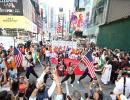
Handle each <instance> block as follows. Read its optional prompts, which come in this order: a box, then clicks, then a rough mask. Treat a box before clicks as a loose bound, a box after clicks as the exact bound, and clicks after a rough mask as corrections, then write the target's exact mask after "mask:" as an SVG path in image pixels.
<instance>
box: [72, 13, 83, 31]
mask: <svg viewBox="0 0 130 100" xmlns="http://www.w3.org/2000/svg"><path fill="white" fill-rule="evenodd" d="M70 21H71V23H70V24H71V30H73V31H83V30H82V29H83V24H84V13H83V12H73V13H72V15H71V19H70Z"/></svg>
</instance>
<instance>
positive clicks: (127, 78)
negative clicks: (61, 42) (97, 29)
mask: <svg viewBox="0 0 130 100" xmlns="http://www.w3.org/2000/svg"><path fill="white" fill-rule="evenodd" d="M90 48H91V50H92V52H93V53H92V58H93V66H94V68H95V72H100V73H101V79H97V77H95V78H92V76H91V74H90V72H89V70H88V66H86V68H85V70H84V72H83V74H82V75H81V76H80V77H79V79H78V80H77V84H80V81H81V80H82V79H84V78H85V77H86V76H89V77H90V85H89V86H90V87H89V88H90V89H89V90H90V93H86V94H85V96H84V97H82V95H81V93H80V92H79V91H78V89H77V88H76V87H75V86H74V85H73V83H74V81H76V79H75V77H76V75H75V72H74V70H75V67H74V66H73V63H72V62H69V65H66V63H65V62H64V59H65V58H69V59H76V60H81V63H83V62H82V57H83V56H84V54H85V52H87V50H88V49H90ZM14 49H17V51H18V52H19V53H21V54H22V56H21V57H22V59H21V63H20V65H19V66H18V64H17V63H18V62H16V58H15V56H16V55H14V51H15V50H14ZM51 58H55V59H57V60H58V63H57V64H56V67H55V66H54V65H53V64H52V62H51ZM19 62H20V61H19ZM41 62H43V63H41ZM37 64H40V65H41V66H42V70H43V71H42V73H41V75H39V73H38V72H37V71H35V66H36V65H37ZM83 64H84V63H83ZM84 66H85V64H84ZM65 72H66V73H65ZM30 74H33V75H34V76H35V77H36V78H35V79H34V82H30V78H29V76H30ZM61 77H62V78H61ZM48 78H50V79H51V82H52V84H51V85H50V86H49V87H48V85H47V82H48V81H47V79H48ZM69 78H71V82H70V84H71V86H72V87H73V88H74V89H75V91H73V93H72V94H71V95H68V94H66V93H63V90H62V88H63V87H62V84H63V83H64V82H65V81H67V80H68V79H69ZM97 80H101V82H102V84H104V85H109V84H115V87H114V89H113V90H112V91H111V93H109V94H107V95H108V98H107V96H105V94H104V91H103V89H101V86H100V84H99V82H98V81H97ZM94 82H95V83H96V84H93V83H94ZM129 83H130V55H129V53H127V52H124V51H121V50H119V49H115V50H111V49H107V48H99V47H97V46H93V45H90V46H89V47H86V48H79V49H74V48H68V47H51V45H42V46H36V45H34V44H30V45H29V46H18V47H17V48H15V47H13V46H11V47H10V48H9V49H8V50H5V49H4V46H0V100H45V99H46V100H84V99H85V100H91V99H92V100H130V85H129ZM65 94H66V95H65Z"/></svg>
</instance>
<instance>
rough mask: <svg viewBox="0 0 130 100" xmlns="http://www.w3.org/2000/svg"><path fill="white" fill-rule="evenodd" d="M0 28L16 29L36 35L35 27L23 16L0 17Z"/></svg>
mask: <svg viewBox="0 0 130 100" xmlns="http://www.w3.org/2000/svg"><path fill="white" fill-rule="evenodd" d="M0 28H11V29H14V28H18V29H24V30H26V31H30V32H35V33H37V26H36V25H35V24H34V23H33V22H31V21H30V20H28V19H27V18H26V17H24V16H0Z"/></svg>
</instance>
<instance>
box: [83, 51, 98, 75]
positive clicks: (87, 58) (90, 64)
mask: <svg viewBox="0 0 130 100" xmlns="http://www.w3.org/2000/svg"><path fill="white" fill-rule="evenodd" d="M82 61H83V62H84V64H85V65H86V66H87V67H88V71H89V74H90V75H91V77H92V78H95V77H96V74H95V68H94V60H93V58H92V50H89V51H88V52H87V54H86V55H85V56H84V57H83V59H82Z"/></svg>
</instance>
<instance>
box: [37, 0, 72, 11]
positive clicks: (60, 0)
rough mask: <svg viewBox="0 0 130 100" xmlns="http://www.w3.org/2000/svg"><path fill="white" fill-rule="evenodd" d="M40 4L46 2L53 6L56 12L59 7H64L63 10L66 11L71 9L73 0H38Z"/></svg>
mask: <svg viewBox="0 0 130 100" xmlns="http://www.w3.org/2000/svg"><path fill="white" fill-rule="evenodd" d="M39 2H40V4H41V5H42V3H46V4H47V5H49V6H50V7H54V9H55V11H56V13H58V10H59V8H60V7H62V8H63V9H64V11H65V12H68V11H69V10H71V11H72V10H73V7H74V6H73V5H74V0H39Z"/></svg>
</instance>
